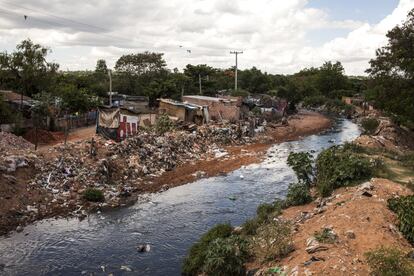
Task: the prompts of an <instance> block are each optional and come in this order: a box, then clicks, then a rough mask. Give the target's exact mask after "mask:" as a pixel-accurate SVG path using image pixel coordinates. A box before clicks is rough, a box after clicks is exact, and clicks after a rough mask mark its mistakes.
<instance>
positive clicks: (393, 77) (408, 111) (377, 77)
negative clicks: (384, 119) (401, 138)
mask: <svg viewBox="0 0 414 276" xmlns="http://www.w3.org/2000/svg"><path fill="white" fill-rule="evenodd" d="M387 38H388V44H387V45H386V46H384V47H382V48H380V49H378V50H377V51H376V58H375V59H372V60H371V61H370V65H371V66H370V68H369V69H368V70H367V73H369V75H370V81H369V88H368V93H367V98H368V99H370V100H374V101H375V103H376V105H377V106H378V107H379V108H381V109H384V110H385V111H387V112H389V113H392V114H394V115H395V116H396V117H398V121H401V122H403V123H407V124H408V125H409V126H411V127H412V128H414V48H413V45H414V9H413V10H411V11H410V13H409V14H408V18H407V20H406V21H405V22H404V23H403V24H402V25H401V26H396V27H395V28H393V29H392V30H391V31H389V32H388V33H387Z"/></svg>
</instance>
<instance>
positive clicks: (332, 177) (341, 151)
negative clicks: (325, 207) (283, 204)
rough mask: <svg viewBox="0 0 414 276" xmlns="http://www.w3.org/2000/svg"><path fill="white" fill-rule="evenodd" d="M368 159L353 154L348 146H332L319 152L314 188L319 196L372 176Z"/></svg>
mask: <svg viewBox="0 0 414 276" xmlns="http://www.w3.org/2000/svg"><path fill="white" fill-rule="evenodd" d="M373 169H374V168H373V165H372V164H371V162H370V161H369V159H368V158H366V157H364V156H362V155H358V154H355V153H354V152H352V151H351V150H349V148H348V146H334V147H331V148H329V149H326V150H324V151H323V152H321V153H320V154H319V156H318V158H317V160H316V170H317V176H316V178H317V182H316V188H317V190H318V192H319V194H320V195H321V196H324V197H325V196H329V195H330V194H331V193H332V191H333V190H334V189H337V188H340V187H343V186H349V185H352V184H357V183H360V182H362V181H364V180H366V179H368V178H370V177H371V176H372V175H373Z"/></svg>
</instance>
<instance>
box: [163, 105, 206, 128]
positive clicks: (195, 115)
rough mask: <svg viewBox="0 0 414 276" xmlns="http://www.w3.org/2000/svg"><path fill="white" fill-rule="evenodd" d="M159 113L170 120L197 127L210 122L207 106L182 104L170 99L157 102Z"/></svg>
mask: <svg viewBox="0 0 414 276" xmlns="http://www.w3.org/2000/svg"><path fill="white" fill-rule="evenodd" d="M159 103H160V105H159V113H160V114H167V115H168V116H170V118H171V119H173V120H176V121H183V122H188V123H196V124H198V125H201V124H204V123H208V122H209V120H210V118H209V117H210V116H209V110H208V107H207V106H201V105H197V104H192V103H182V102H178V101H174V100H170V99H160V100H159Z"/></svg>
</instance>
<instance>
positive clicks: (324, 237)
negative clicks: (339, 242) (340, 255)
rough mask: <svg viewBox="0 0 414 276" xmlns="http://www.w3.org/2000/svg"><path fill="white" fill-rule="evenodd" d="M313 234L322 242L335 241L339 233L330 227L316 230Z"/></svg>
mask: <svg viewBox="0 0 414 276" xmlns="http://www.w3.org/2000/svg"><path fill="white" fill-rule="evenodd" d="M313 236H314V237H315V239H316V240H317V241H318V242H320V243H334V242H335V241H336V239H337V235H336V234H335V233H333V232H332V230H330V229H328V228H324V229H323V230H321V231H319V232H315V234H314V235H313Z"/></svg>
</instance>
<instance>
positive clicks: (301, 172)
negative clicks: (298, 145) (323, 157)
mask: <svg viewBox="0 0 414 276" xmlns="http://www.w3.org/2000/svg"><path fill="white" fill-rule="evenodd" d="M287 163H288V165H289V166H290V167H291V168H292V169H293V171H294V172H295V173H296V176H297V178H298V180H299V181H300V182H303V183H305V184H306V185H308V186H310V184H311V180H312V176H313V168H312V155H310V153H308V152H291V153H290V154H289V156H288V159H287Z"/></svg>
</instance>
